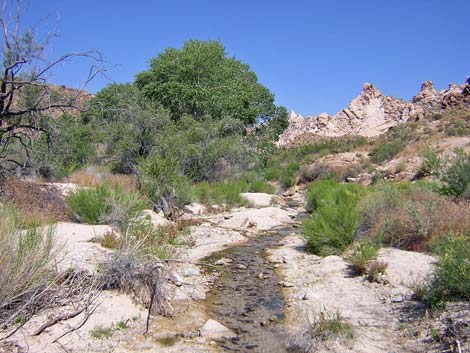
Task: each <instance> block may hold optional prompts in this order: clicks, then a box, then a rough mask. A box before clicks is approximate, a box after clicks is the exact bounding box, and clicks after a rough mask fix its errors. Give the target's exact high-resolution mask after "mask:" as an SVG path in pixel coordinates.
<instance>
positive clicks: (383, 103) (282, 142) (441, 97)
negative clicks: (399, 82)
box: [278, 81, 470, 146]
mask: <svg viewBox="0 0 470 353" xmlns="http://www.w3.org/2000/svg"><path fill="white" fill-rule="evenodd" d="M458 106H465V107H466V108H470V83H468V81H467V83H465V84H463V85H455V84H451V85H450V86H449V89H447V90H443V91H437V90H436V89H435V88H434V85H433V83H432V82H431V81H426V82H424V83H423V84H422V86H421V91H419V92H418V94H417V95H416V96H415V97H413V100H412V101H411V102H406V101H404V100H401V99H397V98H394V97H389V96H385V95H383V94H382V93H381V92H380V91H379V90H378V89H377V88H376V87H375V86H374V85H372V84H370V83H364V86H363V89H362V93H361V94H360V95H359V96H358V97H356V98H355V99H353V100H352V101H351V103H350V104H349V106H348V107H347V108H345V109H343V110H341V111H340V112H338V113H336V114H335V115H333V116H330V115H328V114H327V113H321V114H320V115H318V116H309V117H307V118H304V117H302V116H301V115H298V114H296V113H295V112H293V111H292V112H291V113H290V116H289V126H288V128H287V129H286V131H284V133H283V134H282V135H281V137H280V139H279V141H278V145H279V146H288V145H298V144H302V143H303V142H304V141H305V140H306V139H310V140H311V139H312V138H315V137H339V136H345V135H359V136H365V137H373V136H377V135H380V134H382V133H383V132H385V131H386V130H387V129H388V128H390V127H392V126H394V125H397V124H399V123H402V122H406V121H408V120H409V119H412V118H419V117H421V116H423V115H425V114H429V113H434V112H441V111H445V110H446V109H449V108H455V107H458Z"/></svg>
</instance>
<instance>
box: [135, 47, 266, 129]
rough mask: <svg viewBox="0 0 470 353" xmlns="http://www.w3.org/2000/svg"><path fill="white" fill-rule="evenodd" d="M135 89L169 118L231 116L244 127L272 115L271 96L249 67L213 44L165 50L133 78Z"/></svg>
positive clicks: (216, 117) (217, 117)
mask: <svg viewBox="0 0 470 353" xmlns="http://www.w3.org/2000/svg"><path fill="white" fill-rule="evenodd" d="M135 83H136V86H137V87H138V88H139V89H140V90H141V91H142V93H143V95H144V96H145V97H147V98H148V99H150V100H152V101H154V102H158V103H160V104H161V105H162V106H163V107H165V108H167V109H168V110H169V111H170V113H171V117H172V119H173V120H175V121H176V120H179V119H180V118H181V117H182V116H183V115H192V116H194V117H196V118H197V119H201V118H202V117H204V116H205V115H210V116H212V117H213V118H215V119H220V118H223V117H228V118H235V119H239V120H241V121H243V123H244V124H245V125H250V124H253V123H255V122H256V119H257V118H258V117H259V116H271V115H272V114H273V113H274V111H275V106H274V96H273V94H272V93H271V92H270V91H269V90H268V89H267V88H266V87H264V86H263V85H261V84H260V83H259V82H258V79H257V77H256V74H255V73H254V72H253V71H251V70H250V68H249V66H248V65H246V64H244V63H242V62H240V61H239V60H236V59H235V58H229V57H227V53H226V52H225V48H224V47H223V45H222V44H221V43H220V42H218V41H198V40H190V41H188V42H186V43H185V44H184V46H183V48H182V49H181V50H179V49H174V48H169V49H166V50H165V51H164V52H163V53H161V54H160V55H158V56H157V57H156V58H153V59H151V61H150V69H149V70H147V71H144V72H141V73H140V74H138V75H137V78H136V81H135Z"/></svg>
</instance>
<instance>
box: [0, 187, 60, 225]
mask: <svg viewBox="0 0 470 353" xmlns="http://www.w3.org/2000/svg"><path fill="white" fill-rule="evenodd" d="M4 192H5V199H6V200H7V201H8V202H9V203H10V204H12V205H13V206H15V207H16V208H18V209H19V210H20V211H21V213H22V215H23V219H26V220H28V219H30V220H34V221H35V222H39V223H40V224H47V223H54V222H60V221H67V220H68V219H69V217H68V212H67V205H66V203H65V201H64V199H63V197H62V195H61V194H60V192H59V190H58V189H57V188H56V187H54V186H52V185H48V184H43V183H40V182H36V181H27V180H23V179H20V178H9V179H8V180H7V181H6V182H5V185H4Z"/></svg>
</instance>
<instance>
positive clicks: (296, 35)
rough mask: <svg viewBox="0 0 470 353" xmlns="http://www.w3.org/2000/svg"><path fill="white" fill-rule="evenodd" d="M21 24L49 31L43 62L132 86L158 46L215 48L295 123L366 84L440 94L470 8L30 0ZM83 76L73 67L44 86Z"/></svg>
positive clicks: (293, 1)
mask: <svg viewBox="0 0 470 353" xmlns="http://www.w3.org/2000/svg"><path fill="white" fill-rule="evenodd" d="M24 18H25V23H27V24H29V23H36V22H38V20H40V19H42V20H41V22H40V23H39V28H47V29H48V30H49V31H50V30H55V31H56V32H57V33H58V35H59V36H58V37H57V38H54V39H53V41H52V42H51V48H52V49H51V50H50V51H49V52H48V54H49V55H50V56H51V57H54V56H58V55H60V54H62V53H64V52H68V51H77V50H87V49H96V50H99V51H100V52H101V53H102V54H103V56H104V57H105V58H106V60H107V61H108V66H109V67H111V69H110V70H109V71H108V76H109V77H110V78H111V79H112V80H113V81H114V82H129V81H133V79H134V76H135V74H136V73H138V72H140V71H142V70H145V69H146V68H147V66H148V61H149V59H150V58H151V57H154V56H156V55H157V54H158V53H159V52H161V51H162V50H164V49H165V48H167V47H178V48H179V47H181V46H182V44H183V43H184V42H185V41H186V40H188V39H202V40H207V39H217V40H220V41H221V42H222V43H223V44H224V45H225V47H226V49H227V52H228V54H229V55H230V56H234V57H236V58H237V59H239V60H241V61H243V62H245V63H247V64H249V65H250V67H251V68H252V70H253V71H255V72H256V73H257V75H258V78H259V80H260V81H261V83H263V84H264V85H266V86H267V87H268V88H269V89H270V90H271V91H272V92H274V94H275V95H276V103H277V104H281V105H284V106H286V107H287V108H288V109H289V110H290V109H294V110H295V111H297V112H300V113H302V114H304V115H309V114H319V113H321V112H323V111H326V112H328V113H330V114H333V113H335V112H337V111H338V110H340V109H342V108H343V107H345V106H346V105H347V104H348V102H349V101H350V100H351V99H352V98H354V97H355V96H357V95H358V94H359V93H360V91H361V89H362V84H363V83H364V82H366V81H367V82H371V83H373V84H375V85H376V86H377V87H378V88H379V89H380V90H381V91H382V92H383V93H384V94H388V95H393V96H396V97H399V98H404V99H411V97H412V96H413V95H414V94H416V93H417V91H418V90H419V88H420V85H421V83H422V82H423V81H425V80H432V81H434V83H435V86H436V87H437V88H438V89H443V88H446V87H447V84H448V83H450V82H455V83H463V81H464V80H465V77H466V76H467V75H470V0H329V1H328V0H323V1H317V0H310V1H307V0H289V1H279V0H251V1H249V0H235V1H230V0H155V1H149V0H148V1H143V0H133V1H131V0H30V5H29V9H28V12H27V14H26V15H25V17H24ZM84 76H86V67H85V66H84V65H83V64H80V63H79V62H75V63H69V64H67V65H64V66H63V67H61V68H60V70H59V71H57V73H56V74H55V76H54V77H53V78H52V80H53V81H54V82H56V83H59V84H65V85H71V86H77V85H78V83H79V82H80V79H83V78H84ZM106 84H107V81H105V80H96V81H95V82H93V83H92V84H91V85H90V86H89V87H88V89H89V90H90V91H92V92H96V91H98V90H99V89H101V88H103V87H104V86H105V85H106Z"/></svg>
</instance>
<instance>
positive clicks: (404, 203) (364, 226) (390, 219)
mask: <svg viewBox="0 0 470 353" xmlns="http://www.w3.org/2000/svg"><path fill="white" fill-rule="evenodd" d="M437 189H438V187H437V186H436V185H435V184H434V183H430V182H415V183H407V182H406V183H383V184H378V185H375V186H374V187H372V188H370V189H368V192H367V194H366V195H365V197H364V198H363V199H362V200H361V202H360V204H359V209H360V210H361V211H360V213H361V224H360V226H359V228H358V236H361V237H363V236H366V237H369V238H371V239H374V240H375V241H377V242H379V243H380V242H382V243H384V244H385V245H388V246H394V247H397V248H401V249H405V250H415V251H428V250H430V246H431V243H432V241H435V238H439V237H444V236H446V235H447V234H448V232H449V231H452V232H454V233H460V232H463V231H465V230H466V229H468V227H470V221H469V220H468V219H467V218H468V217H469V216H470V213H469V212H470V205H469V204H468V202H464V201H462V202H459V203H456V202H454V201H453V200H452V199H450V198H448V197H444V196H441V195H439V194H438V193H437V192H436V190H437Z"/></svg>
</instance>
